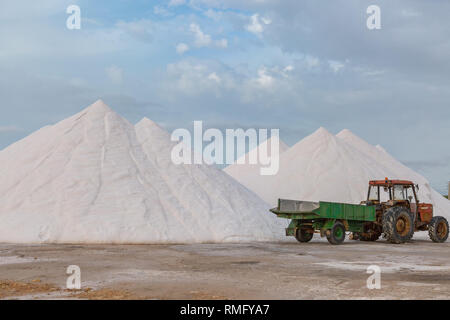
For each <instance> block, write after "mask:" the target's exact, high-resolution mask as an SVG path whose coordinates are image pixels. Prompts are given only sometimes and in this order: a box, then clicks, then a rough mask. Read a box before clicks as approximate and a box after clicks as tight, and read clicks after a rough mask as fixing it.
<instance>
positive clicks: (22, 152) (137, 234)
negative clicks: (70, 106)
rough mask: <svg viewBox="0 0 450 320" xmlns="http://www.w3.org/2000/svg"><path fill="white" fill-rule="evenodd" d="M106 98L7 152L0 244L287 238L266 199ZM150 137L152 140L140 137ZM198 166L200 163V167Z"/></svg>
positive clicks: (0, 156) (1, 172) (0, 185)
mask: <svg viewBox="0 0 450 320" xmlns="http://www.w3.org/2000/svg"><path fill="white" fill-rule="evenodd" d="M137 132H138V133H139V138H140V139H139V140H138V138H137V136H136V130H135V127H134V126H133V125H132V124H130V123H129V122H128V121H126V120H125V119H123V118H122V117H120V116H119V115H117V114H116V113H115V112H113V111H112V110H111V109H109V107H107V106H106V105H105V104H104V103H103V102H101V101H98V102H96V103H94V104H93V105H91V106H90V107H88V108H87V109H85V110H83V111H82V112H80V113H79V114H76V115H74V116H72V117H70V118H68V119H66V120H63V121H61V122H59V123H57V124H56V125H54V126H47V127H44V128H42V129H40V130H39V131H37V132H35V133H34V134H32V135H30V136H28V137H26V138H25V139H23V140H21V141H19V142H17V143H15V144H13V145H11V146H10V147H8V148H6V149H4V150H3V151H1V152H0V163H1V166H0V242H15V243H41V242H52V243H68V242H71V243H176V242H184V243H185V242H207V241H211V242H221V241H240V240H273V239H277V238H280V237H282V231H283V230H282V228H280V225H279V222H278V221H277V220H276V219H275V217H273V216H272V215H271V214H270V213H268V212H267V205H266V204H265V203H264V202H263V201H262V200H260V199H259V198H258V197H257V196H256V195H255V194H253V193H252V192H250V191H249V190H247V189H246V188H245V187H243V186H242V185H240V184H239V183H237V182H236V181H234V180H233V179H231V178H230V177H227V176H226V175H225V174H224V173H223V172H221V171H220V170H218V169H215V168H211V167H208V168H206V167H200V166H192V168H191V169H189V167H176V166H175V165H173V164H172V163H171V161H170V158H169V155H168V152H167V151H168V150H169V149H170V147H169V144H170V141H169V140H168V135H167V133H166V132H164V131H163V130H162V129H160V128H159V127H157V126H156V125H155V124H154V123H152V122H150V121H148V120H144V121H143V122H141V123H140V124H139V125H138V126H137ZM140 141H142V142H143V145H142V144H141V142H140ZM193 167H195V168H193Z"/></svg>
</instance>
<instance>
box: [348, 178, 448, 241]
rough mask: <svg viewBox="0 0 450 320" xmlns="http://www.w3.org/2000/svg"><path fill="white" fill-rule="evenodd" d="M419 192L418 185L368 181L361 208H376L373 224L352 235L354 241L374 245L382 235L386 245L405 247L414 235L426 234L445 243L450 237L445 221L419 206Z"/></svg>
mask: <svg viewBox="0 0 450 320" xmlns="http://www.w3.org/2000/svg"><path fill="white" fill-rule="evenodd" d="M418 190H419V186H418V185H415V184H414V183H413V182H412V181H407V180H389V179H387V178H386V179H385V180H373V181H370V182H369V191H368V194H367V201H363V202H362V203H361V204H365V205H367V206H375V210H376V221H374V222H366V223H365V224H364V228H363V232H359V233H353V235H352V237H353V239H355V240H357V239H359V240H362V241H375V240H377V239H378V238H379V237H380V236H381V234H382V233H384V236H385V237H386V239H387V240H388V241H389V242H391V243H404V242H406V241H409V240H410V239H411V238H412V237H413V235H414V232H415V231H426V230H428V235H429V236H430V238H431V240H433V241H434V242H445V241H446V240H447V238H448V233H449V225H448V222H447V219H445V218H444V217H439V216H436V217H433V205H432V204H430V203H421V202H420V201H419V198H418V197H417V192H416V191H418ZM382 191H383V192H384V193H383V194H382ZM382 195H383V197H382Z"/></svg>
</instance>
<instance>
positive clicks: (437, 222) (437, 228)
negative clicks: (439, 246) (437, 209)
mask: <svg viewBox="0 0 450 320" xmlns="http://www.w3.org/2000/svg"><path fill="white" fill-rule="evenodd" d="M428 235H429V236H430V239H431V240H433V242H445V241H446V240H447V238H448V222H447V219H445V218H444V217H433V219H431V221H430V224H429V225H428Z"/></svg>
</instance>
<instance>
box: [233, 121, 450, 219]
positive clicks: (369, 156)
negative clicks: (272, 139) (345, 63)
mask: <svg viewBox="0 0 450 320" xmlns="http://www.w3.org/2000/svg"><path fill="white" fill-rule="evenodd" d="M234 170H235V171H234V172H231V173H230V174H231V175H232V176H233V177H234V178H235V179H237V180H238V181H239V182H241V183H242V184H244V185H246V186H247V187H249V189H251V190H253V191H254V192H255V193H256V194H258V195H259V196H260V197H261V198H262V199H263V200H265V201H266V202H268V203H270V204H272V205H273V206H275V205H276V201H277V199H278V198H285V199H298V200H310V201H319V200H322V201H333V202H347V203H359V202H360V201H361V200H364V199H365V198H366V197H367V185H368V181H369V180H374V179H384V178H385V177H389V178H391V179H396V178H398V179H411V180H414V181H417V183H419V184H420V186H421V187H422V188H421V189H420V193H419V195H420V200H421V201H424V202H425V201H430V202H432V203H433V204H434V205H435V206H436V214H437V215H443V216H447V217H449V214H450V210H448V208H449V201H448V200H446V199H445V198H443V197H442V196H440V195H439V194H438V193H437V192H436V191H434V190H433V189H432V188H431V187H430V185H429V183H428V181H426V179H425V178H423V177H422V176H420V175H419V174H417V173H415V172H414V171H413V170H411V169H409V168H407V167H405V166H404V165H402V164H401V163H400V162H398V161H397V160H395V159H394V158H392V157H391V156H389V154H387V153H386V152H385V151H382V150H381V149H380V148H376V147H372V146H370V145H369V144H368V143H366V142H365V141H364V140H362V139H360V138H358V137H356V136H355V135H353V134H352V133H351V132H349V131H343V132H341V133H340V134H339V136H338V137H336V136H334V135H332V134H331V133H329V132H328V131H327V130H325V129H324V128H320V129H318V130H317V131H316V132H314V133H313V134H312V135H310V136H308V137H306V138H304V139H303V140H301V141H300V142H298V143H297V144H295V145H294V146H292V147H291V148H290V149H288V150H287V151H285V152H284V153H282V154H281V155H280V170H279V172H278V174H276V175H273V176H261V175H260V174H259V172H258V171H256V170H254V171H252V172H251V174H244V173H243V172H239V169H238V168H234Z"/></svg>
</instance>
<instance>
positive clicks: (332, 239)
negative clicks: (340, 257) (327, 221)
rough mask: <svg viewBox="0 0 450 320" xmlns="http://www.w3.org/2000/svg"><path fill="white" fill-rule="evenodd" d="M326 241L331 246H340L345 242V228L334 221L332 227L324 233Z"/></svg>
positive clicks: (340, 223)
mask: <svg viewBox="0 0 450 320" xmlns="http://www.w3.org/2000/svg"><path fill="white" fill-rule="evenodd" d="M326 235H327V240H328V242H329V243H331V244H341V243H342V242H344V240H345V226H344V224H343V223H342V222H340V221H336V223H335V224H334V225H333V227H332V228H331V229H330V230H327V232H326Z"/></svg>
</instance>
